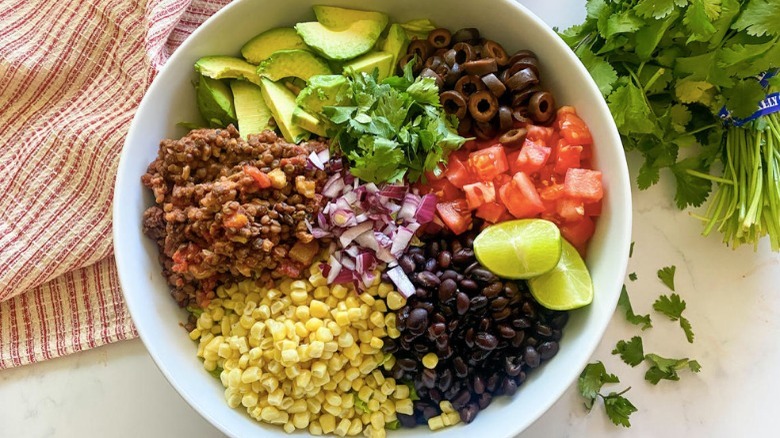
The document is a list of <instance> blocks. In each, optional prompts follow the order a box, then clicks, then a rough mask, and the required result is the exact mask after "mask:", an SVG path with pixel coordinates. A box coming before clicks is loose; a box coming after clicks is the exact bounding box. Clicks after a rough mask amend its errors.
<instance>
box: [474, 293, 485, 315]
mask: <svg viewBox="0 0 780 438" xmlns="http://www.w3.org/2000/svg"><path fill="white" fill-rule="evenodd" d="M487 304H488V299H487V298H485V297H483V296H482V295H478V296H476V297H474V298H472V299H471V309H472V310H474V311H475V312H476V311H478V310H481V309H484V308H485V307H487Z"/></svg>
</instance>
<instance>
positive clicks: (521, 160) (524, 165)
mask: <svg viewBox="0 0 780 438" xmlns="http://www.w3.org/2000/svg"><path fill="white" fill-rule="evenodd" d="M550 153H551V150H550V148H548V147H547V146H543V145H541V144H539V143H536V142H534V141H531V140H526V141H525V142H523V147H522V148H521V149H520V150H519V151H515V152H512V153H511V154H509V156H508V157H507V159H508V160H509V169H510V170H511V171H512V173H517V172H523V173H525V174H526V175H530V174H532V173H534V172H538V171H539V170H540V169H541V168H542V166H544V165H545V163H547V159H548V158H549V157H550Z"/></svg>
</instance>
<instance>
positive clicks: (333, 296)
mask: <svg viewBox="0 0 780 438" xmlns="http://www.w3.org/2000/svg"><path fill="white" fill-rule="evenodd" d="M309 272H310V274H311V276H310V277H309V278H308V280H291V279H285V280H283V281H280V282H278V283H277V284H276V287H275V288H273V289H267V290H266V289H262V288H260V287H258V286H257V285H256V284H255V283H254V282H253V281H243V282H241V283H239V284H235V285H231V286H230V287H219V288H218V289H217V298H216V299H214V300H212V301H211V303H210V304H209V306H208V307H207V308H206V309H205V310H204V311H203V313H202V314H201V315H200V316H199V317H198V320H197V324H196V328H195V329H194V330H193V331H192V332H190V338H191V339H193V340H199V345H198V356H199V357H201V358H203V366H204V367H205V368H206V370H208V371H211V372H215V370H219V369H221V370H222V371H221V372H220V374H219V376H220V380H221V381H222V384H223V385H224V387H225V388H226V389H225V398H226V399H227V402H228V404H229V405H230V406H231V407H234V408H235V407H239V406H243V407H244V408H246V410H247V412H248V413H249V415H250V416H252V417H253V418H255V419H257V420H259V421H263V422H266V423H270V424H277V425H281V426H282V427H283V428H284V430H285V431H287V432H293V431H295V430H296V429H308V431H309V432H310V433H311V434H313V435H321V434H323V433H334V434H336V435H339V436H345V435H358V434H360V433H361V432H362V433H363V435H364V436H367V437H384V436H385V429H386V428H395V427H398V420H397V417H396V413H403V414H412V412H413V405H412V401H411V400H410V398H409V395H410V391H409V388H408V387H407V386H406V385H403V384H400V383H399V384H398V385H396V382H395V381H394V380H393V379H392V378H386V377H384V376H383V374H382V372H381V370H380V366H383V367H384V368H385V369H386V370H389V369H391V368H392V366H393V365H394V363H395V358H394V357H393V356H391V355H385V354H383V353H382V345H383V342H382V338H383V337H385V336H389V337H391V338H397V337H398V336H399V335H400V333H399V332H398V330H397V329H396V327H395V315H394V314H393V313H388V309H387V305H386V304H385V300H384V299H385V298H386V297H387V295H388V294H389V293H390V292H394V291H393V286H392V285H390V284H386V283H379V281H378V280H377V282H376V283H375V284H374V285H372V286H371V287H370V288H368V289H367V290H366V291H365V292H363V293H360V294H358V293H357V292H356V291H355V289H354V288H353V287H352V286H351V285H347V286H345V285H332V286H328V285H327V281H326V279H325V278H323V276H322V272H321V271H320V269H319V267H317V266H316V264H315V266H312V267H311V268H310V271H309ZM378 278H379V276H378V275H377V279H378ZM396 293H397V292H396ZM393 295H395V294H393Z"/></svg>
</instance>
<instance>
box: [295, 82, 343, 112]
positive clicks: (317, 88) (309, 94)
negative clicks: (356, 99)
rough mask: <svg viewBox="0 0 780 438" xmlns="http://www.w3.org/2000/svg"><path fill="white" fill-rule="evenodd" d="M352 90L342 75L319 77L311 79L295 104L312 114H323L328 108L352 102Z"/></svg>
mask: <svg viewBox="0 0 780 438" xmlns="http://www.w3.org/2000/svg"><path fill="white" fill-rule="evenodd" d="M351 90H352V88H351V87H350V85H349V81H348V80H347V78H345V77H344V76H341V75H319V76H312V77H311V78H309V83H308V84H307V85H306V88H304V89H303V90H301V92H300V93H299V94H298V97H297V98H295V103H297V104H298V106H300V107H301V108H303V109H304V110H306V111H307V112H309V113H311V114H320V113H322V108H323V107H326V106H343V105H348V104H349V102H351V101H352V92H351Z"/></svg>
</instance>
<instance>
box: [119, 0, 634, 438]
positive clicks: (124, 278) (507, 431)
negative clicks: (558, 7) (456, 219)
mask: <svg viewBox="0 0 780 438" xmlns="http://www.w3.org/2000/svg"><path fill="white" fill-rule="evenodd" d="M252 1H257V0H235V1H233V2H231V3H229V4H227V5H225V6H224V7H222V8H221V9H220V10H219V11H217V12H216V13H214V14H213V15H211V16H210V17H208V18H207V19H206V20H205V21H204V22H203V23H202V24H201V25H200V26H198V27H197V28H196V29H195V30H194V31H193V32H192V33H191V34H190V35H189V36H188V37H187V38H186V39H185V40H184V41H183V42H182V44H181V46H184V45H186V44H188V42H189V41H191V40H193V39H195V38H197V36H198V35H200V34H201V33H204V32H208V31H209V30H208V29H209V28H210V27H211V26H212V23H214V22H215V21H219V20H220V19H221V17H222V16H223V15H226V14H228V13H230V11H231V10H232V9H233V8H236V7H239V5H243V4H244V3H248V2H252ZM323 3H327V1H324V2H323ZM373 4H374V3H372V5H373ZM378 6H379V5H377V7H378ZM496 7H501V8H514V9H516V10H517V11H518V12H519V13H520V14H522V15H525V16H526V18H528V19H529V20H530V21H532V22H534V24H535V25H537V27H540V28H542V29H543V31H544V32H545V33H546V34H547V36H548V37H549V39H550V43H551V44H552V46H553V47H551V50H557V51H560V52H564V53H563V56H566V57H567V58H569V59H570V60H573V61H574V65H575V66H576V67H575V68H577V69H578V71H577V74H578V75H581V76H583V77H584V78H585V81H586V82H587V84H588V88H589V90H588V91H589V92H590V93H594V92H595V93H596V94H597V95H599V96H601V93H600V92H599V90H598V86H597V85H596V83H595V82H594V81H593V79H592V78H591V76H590V74H589V73H588V71H587V69H586V68H585V67H584V65H583V64H582V63H581V61H580V60H579V59H578V58H577V56H576V55H575V54H574V52H573V51H571V50H570V49H569V47H568V46H567V45H566V43H565V42H564V41H563V40H562V39H561V38H560V36H558V34H557V33H556V32H555V31H554V30H553V29H552V28H551V27H550V26H549V25H548V24H547V23H545V22H544V21H543V20H542V19H541V18H539V17H538V16H537V15H536V14H534V13H533V12H532V11H530V10H529V9H528V8H527V7H526V6H524V5H523V4H520V3H519V2H518V1H513V0H498V1H497V4H496ZM181 46H180V47H181ZM183 52H184V51H183V50H176V51H174V53H173V54H172V55H171V57H170V58H169V59H168V60H167V61H166V62H165V64H164V65H163V66H162V68H160V69H159V71H158V72H157V74H156V75H155V77H154V79H153V81H152V83H151V85H150V86H149V88H148V89H147V90H146V92H145V93H144V97H143V98H142V100H141V103H140V104H139V106H138V108H137V110H136V113H135V115H134V117H133V120H132V122H131V124H130V127H129V129H128V134H127V137H126V139H125V142H124V144H123V146H122V151H121V153H120V158H119V163H118V168H117V176H116V180H115V184H114V194H113V205H112V215H113V218H114V220H113V224H112V237H113V242H114V259H115V262H116V265H117V273H118V279H119V283H120V286H121V290H122V294H123V296H124V299H125V303H126V305H127V307H128V310H129V313H130V316H131V318H132V319H133V321H134V325H135V327H136V330H137V332H138V335H139V337H140V339H141V341H142V342H143V344H144V346H145V348H146V350H147V352H148V353H149V355H150V356H151V357H152V360H153V362H154V364H155V366H156V367H157V368H158V369H159V370H160V372H161V373H162V374H163V375H164V376H165V379H166V381H167V382H168V384H169V385H170V386H171V387H173V389H175V390H176V392H177V393H178V394H179V396H180V397H182V398H183V399H184V400H185V401H186V402H187V403H188V404H189V405H190V406H191V407H192V408H193V409H194V410H195V411H196V412H197V413H198V414H199V415H200V416H202V417H203V418H204V419H206V420H207V421H208V422H209V423H211V424H212V425H213V426H215V427H216V428H217V429H219V430H220V431H221V432H222V433H225V434H226V435H228V436H237V435H235V431H234V430H232V428H231V427H229V425H228V424H225V423H224V422H223V421H221V420H220V419H219V418H218V417H217V416H215V415H213V414H212V413H211V412H210V411H209V410H207V409H206V408H205V407H204V406H203V405H201V404H200V403H199V402H198V400H197V397H195V396H194V395H193V394H191V393H190V392H189V391H186V390H185V388H183V387H181V384H180V383H179V382H178V380H177V379H176V377H175V376H174V370H172V369H169V368H168V367H167V365H166V363H165V360H164V359H163V357H162V355H161V354H159V352H158V350H157V349H156V348H154V347H151V346H152V345H154V342H153V335H154V334H153V333H150V332H148V331H147V328H146V327H144V326H142V325H138V324H135V319H136V318H133V315H136V314H141V313H143V312H144V309H143V308H141V307H140V304H138V303H137V302H136V300H134V299H133V298H132V297H131V296H129V294H128V292H127V291H129V290H130V289H129V288H128V287H126V286H129V285H130V284H131V281H130V276H131V275H132V273H131V272H125V268H123V266H124V263H122V258H123V255H122V254H123V251H122V249H123V247H124V242H123V239H117V236H119V235H120V234H121V230H122V226H121V224H122V223H124V221H123V220H121V219H117V218H122V212H121V211H120V210H121V205H122V202H119V201H121V198H122V196H123V190H122V187H125V186H127V180H133V179H134V178H132V177H131V176H130V175H129V173H130V170H129V169H128V168H127V165H126V163H127V161H128V159H127V156H128V155H129V154H130V152H129V150H130V147H129V145H130V144H132V143H134V142H135V137H136V136H137V135H136V132H137V131H138V130H139V129H140V126H139V123H140V122H139V117H138V114H142V113H144V112H145V110H146V108H147V107H149V106H150V105H152V104H153V103H152V100H151V98H150V96H151V95H154V94H155V93H154V91H155V90H156V89H157V88H160V87H163V86H165V85H164V82H163V81H162V80H161V79H160V78H161V77H165V76H166V74H165V73H166V72H167V71H168V70H169V69H170V68H172V67H170V66H171V65H173V64H175V63H174V62H172V61H173V60H176V59H178V57H180V56H184V55H183ZM593 105H597V106H599V107H600V108H599V111H600V112H602V113H605V114H611V113H610V111H609V108H608V106H607V104H606V101H605V100H604V99H598V100H597V101H596V102H593ZM607 131H608V136H605V137H606V138H605V139H604V140H603V141H605V142H606V141H609V142H610V143H614V144H617V145H621V144H622V143H621V140H620V136H619V133H618V130H617V126H616V125H615V123H614V120H613V119H612V118H611V117H609V120H608V126H607ZM621 164H622V165H621V166H619V168H613V169H610V173H613V174H616V175H617V176H618V177H617V178H615V179H616V180H618V181H626V182H627V184H621V185H618V186H612V187H610V190H620V191H622V192H623V193H622V194H621V195H622V198H623V199H624V200H625V205H624V208H620V209H614V211H613V215H614V216H615V219H614V220H615V222H616V223H622V224H626V226H625V227H623V228H622V229H619V230H616V231H615V233H617V232H620V234H619V235H617V236H615V238H614V240H615V241H616V242H619V243H621V246H620V248H612V251H619V252H618V258H619V260H620V261H621V264H620V266H618V267H616V268H615V270H616V271H617V272H616V275H615V277H614V278H617V279H621V280H620V281H621V282H622V279H623V278H624V277H625V273H626V270H627V265H628V259H629V250H630V243H631V224H632V213H633V212H632V197H631V189H630V178H629V173H628V164H627V161H626V160H625V159H624V160H622V161H621ZM133 222H135V221H131V223H133ZM612 232H613V231H610V233H612ZM617 274H620V275H619V276H618V275H617ZM613 286H615V287H619V286H618V285H617V284H615V285H613ZM610 298H611V299H610V302H608V306H607V307H608V308H609V309H612V310H613V311H614V309H615V307H616V305H617V302H618V299H619V294H614V295H613V296H612V297H610ZM610 314H611V313H610ZM609 322H610V318H609V317H606V316H605V317H604V318H603V319H602V320H597V321H595V322H594V323H593V324H595V329H593V333H594V336H592V337H591V338H588V339H587V340H586V341H585V342H583V343H582V345H581V346H580V349H581V350H584V351H586V352H587V355H585V354H583V355H582V356H581V359H580V361H579V363H573V364H571V366H570V367H569V370H567V372H566V374H564V375H562V376H561V377H562V379H561V380H564V381H566V382H568V385H566V386H564V385H561V386H559V387H557V388H555V390H554V391H551V392H552V397H547V398H546V399H545V401H544V402H543V403H539V404H536V405H534V410H533V411H532V412H530V413H528V412H526V414H527V415H526V418H527V419H526V420H525V421H523V422H518V423H514V424H511V425H510V424H507V427H506V428H504V429H503V430H502V431H501V433H500V435H497V436H505V437H512V436H515V435H517V434H519V433H521V432H522V431H524V430H526V429H527V428H528V427H529V426H530V425H531V424H533V423H534V422H535V421H537V420H538V419H539V418H540V417H541V416H542V415H543V414H544V413H545V412H547V411H548V410H549V408H550V407H551V406H552V405H553V404H554V403H556V402H557V401H558V400H559V399H560V398H561V396H562V395H563V393H564V392H565V391H566V390H567V389H568V388H569V387H570V386H571V385H572V383H574V382H575V381H576V378H577V376H578V375H579V373H580V371H581V370H582V369H583V368H584V367H585V365H586V363H587V362H588V360H589V358H590V357H591V356H592V354H593V353H594V352H595V350H596V348H597V347H598V344H599V343H600V342H601V340H602V338H603V337H604V333H605V332H606V329H607V326H608V325H609ZM204 376H205V374H204ZM260 431H261V432H260V433H263V432H262V429H260ZM280 434H281V430H280Z"/></svg>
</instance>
